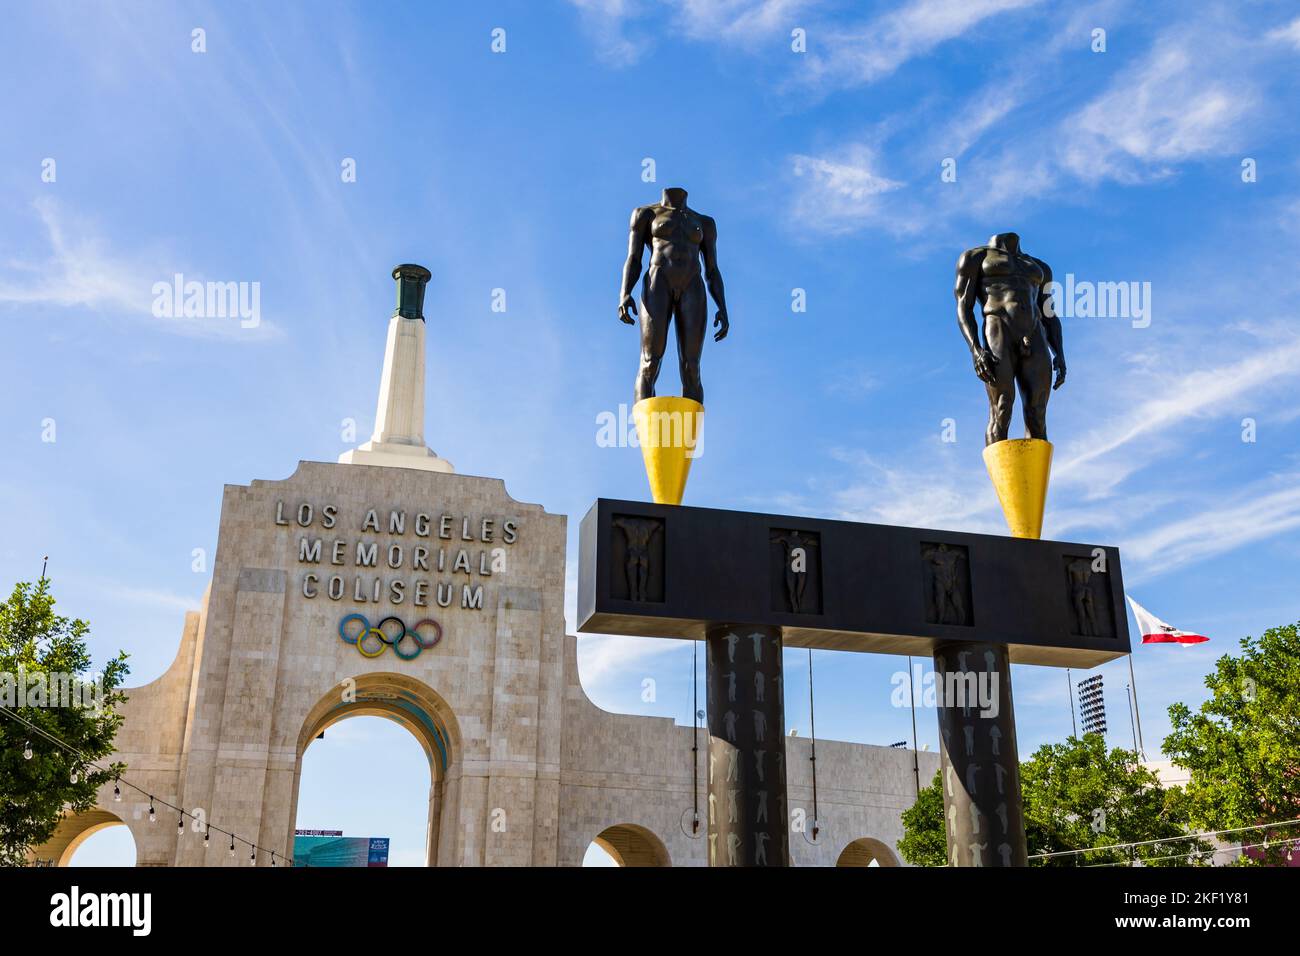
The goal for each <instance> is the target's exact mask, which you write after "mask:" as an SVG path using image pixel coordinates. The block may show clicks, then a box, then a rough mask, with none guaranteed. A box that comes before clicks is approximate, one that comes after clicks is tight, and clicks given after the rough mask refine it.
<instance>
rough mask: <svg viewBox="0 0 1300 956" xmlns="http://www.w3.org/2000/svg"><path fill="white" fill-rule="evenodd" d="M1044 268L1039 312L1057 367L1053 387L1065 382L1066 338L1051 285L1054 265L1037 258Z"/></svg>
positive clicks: (1054, 363)
mask: <svg viewBox="0 0 1300 956" xmlns="http://www.w3.org/2000/svg"><path fill="white" fill-rule="evenodd" d="M1034 261H1035V262H1037V263H1038V264H1039V265H1040V266H1041V267H1042V269H1043V284H1042V286H1041V287H1040V289H1039V292H1038V314H1039V317H1040V320H1041V321H1042V323H1043V332H1044V333H1046V335H1047V345H1048V348H1050V349H1051V350H1052V356H1053V358H1052V368H1054V369H1056V381H1055V382H1054V383H1053V384H1052V388H1060V387H1061V386H1062V385H1063V384H1065V339H1064V336H1063V335H1062V332H1061V317H1060V316H1059V315H1058V314H1057V312H1056V303H1054V302H1053V301H1052V293H1051V291H1050V286H1051V283H1052V267H1051V266H1049V265H1048V264H1047V263H1046V262H1044V261H1043V260H1042V259H1035V260H1034Z"/></svg>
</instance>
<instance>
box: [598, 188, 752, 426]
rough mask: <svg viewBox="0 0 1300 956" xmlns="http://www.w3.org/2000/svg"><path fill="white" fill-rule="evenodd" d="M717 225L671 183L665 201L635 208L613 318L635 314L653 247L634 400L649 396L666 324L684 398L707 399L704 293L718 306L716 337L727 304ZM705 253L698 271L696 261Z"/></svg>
mask: <svg viewBox="0 0 1300 956" xmlns="http://www.w3.org/2000/svg"><path fill="white" fill-rule="evenodd" d="M717 241H718V227H717V224H716V223H715V222H714V221H713V220H712V219H711V218H710V217H708V216H705V215H703V214H701V213H698V212H696V211H695V210H694V209H691V208H689V207H688V206H687V205H686V190H685V189H679V188H669V189H665V190H664V194H663V199H662V200H660V201H659V202H657V203H655V204H654V205H651V206H641V207H640V208H638V209H635V210H633V212H632V223H631V226H630V229H629V233H628V241H627V262H626V263H625V264H624V266H623V284H622V286H621V287H620V288H619V296H618V298H619V305H618V317H619V319H621V320H622V321H623V322H626V323H627V324H628V325H632V324H633V322H634V321H635V320H634V318H633V317H634V316H636V315H637V308H636V302H635V301H634V300H633V298H632V289H633V287H634V286H635V285H636V280H637V279H638V278H639V277H640V275H641V257H642V254H643V253H644V251H645V247H646V246H647V245H649V246H650V269H649V270H648V271H647V272H646V275H645V282H644V283H642V286H641V314H640V318H641V367H640V370H639V371H638V372H637V376H636V400H637V401H638V402H639V401H641V400H642V399H643V398H652V397H653V396H654V393H655V381H656V380H657V379H658V378H659V365H660V363H661V362H662V361H663V357H664V348H665V347H666V346H667V344H668V326H669V324H670V323H671V324H675V325H676V328H677V362H678V365H679V366H680V369H681V377H682V396H683V397H684V398H689V399H693V400H694V401H697V402H699V403H700V404H701V405H703V404H704V386H703V385H702V384H701V383H700V352H701V351H703V349H704V334H705V332H706V331H708V329H707V325H708V305H709V303H708V299H706V298H705V295H704V288H705V285H706V284H707V285H708V290H709V294H710V295H712V296H713V301H714V302H715V303H716V304H717V306H718V313H717V317H716V318H714V320H713V325H714V328H716V329H717V332H716V333H714V336H713V339H714V341H715V342H720V341H722V339H724V338H726V336H727V329H728V322H727V303H726V300H725V299H724V298H723V291H722V273H721V272H719V271H718V249H717ZM701 257H703V259H704V270H703V276H701V274H700V259H701Z"/></svg>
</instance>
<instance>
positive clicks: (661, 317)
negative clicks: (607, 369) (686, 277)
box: [636, 269, 672, 402]
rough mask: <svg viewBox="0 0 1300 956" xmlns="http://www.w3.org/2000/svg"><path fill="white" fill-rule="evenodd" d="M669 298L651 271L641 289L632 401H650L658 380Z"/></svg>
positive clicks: (667, 291)
mask: <svg viewBox="0 0 1300 956" xmlns="http://www.w3.org/2000/svg"><path fill="white" fill-rule="evenodd" d="M671 311H672V298H671V294H670V290H669V288H668V283H667V281H665V280H662V279H659V278H658V277H657V276H656V275H655V270H654V269H651V270H650V272H649V273H648V274H647V275H646V278H645V284H644V285H643V286H642V289H641V365H640V368H639V369H638V370H637V374H636V400H637V401H638V402H639V401H641V400H642V399H643V398H653V397H654V393H655V382H656V381H658V380H659V365H660V363H661V362H663V360H664V349H665V348H666V347H667V345H668V325H669V323H670V322H671V321H672V316H671V314H670V313H671Z"/></svg>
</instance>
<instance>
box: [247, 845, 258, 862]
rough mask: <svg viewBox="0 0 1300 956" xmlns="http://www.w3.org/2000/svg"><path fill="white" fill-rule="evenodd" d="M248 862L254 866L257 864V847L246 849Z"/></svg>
mask: <svg viewBox="0 0 1300 956" xmlns="http://www.w3.org/2000/svg"><path fill="white" fill-rule="evenodd" d="M248 862H249V863H252V864H253V865H254V866H256V865H257V847H253V848H252V849H250V850H249V851H248Z"/></svg>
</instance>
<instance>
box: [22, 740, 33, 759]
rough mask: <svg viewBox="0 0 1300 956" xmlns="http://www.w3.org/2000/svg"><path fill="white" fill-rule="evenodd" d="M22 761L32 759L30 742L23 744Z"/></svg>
mask: <svg viewBox="0 0 1300 956" xmlns="http://www.w3.org/2000/svg"><path fill="white" fill-rule="evenodd" d="M23 759H24V760H31V759H32V742H31V741H30V740H28V741H26V742H25V743H24V744H23Z"/></svg>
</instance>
